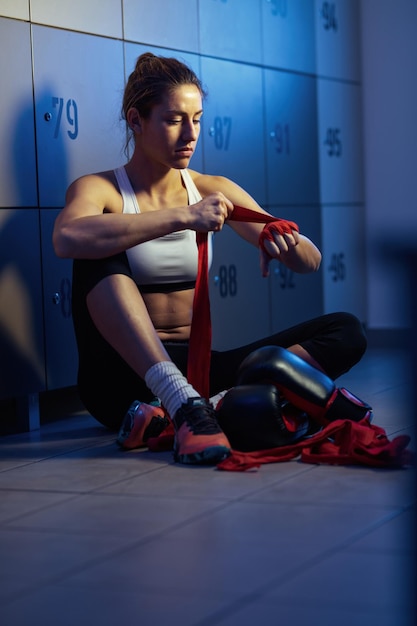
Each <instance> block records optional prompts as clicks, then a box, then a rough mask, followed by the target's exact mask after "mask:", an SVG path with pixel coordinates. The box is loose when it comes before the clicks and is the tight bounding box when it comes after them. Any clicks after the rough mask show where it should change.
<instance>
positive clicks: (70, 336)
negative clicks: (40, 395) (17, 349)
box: [40, 209, 78, 389]
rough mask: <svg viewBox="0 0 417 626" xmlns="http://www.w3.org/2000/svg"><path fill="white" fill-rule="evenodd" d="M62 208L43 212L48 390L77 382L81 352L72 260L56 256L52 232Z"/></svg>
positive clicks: (44, 304)
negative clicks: (74, 322)
mask: <svg viewBox="0 0 417 626" xmlns="http://www.w3.org/2000/svg"><path fill="white" fill-rule="evenodd" d="M58 212H59V209H41V212H40V214H41V246H42V248H41V249H42V279H43V306H44V318H45V360H46V381H47V388H48V389H59V388H60V387H71V386H73V385H75V384H76V382H77V367H78V353H77V347H76V343H75V336H74V329H73V325H72V314H71V285H72V261H71V260H70V259H59V258H57V257H56V255H55V252H54V250H53V247H52V231H53V227H54V222H55V218H56V216H57V214H58Z"/></svg>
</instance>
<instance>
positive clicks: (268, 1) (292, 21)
mask: <svg viewBox="0 0 417 626" xmlns="http://www.w3.org/2000/svg"><path fill="white" fill-rule="evenodd" d="M261 5H262V59H263V65H267V66H269V67H279V68H281V69H286V70H295V71H298V72H306V73H308V74H314V73H315V69H316V62H315V58H316V50H315V19H314V3H313V2H311V0H295V1H294V0H261Z"/></svg>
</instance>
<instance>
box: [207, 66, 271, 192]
mask: <svg viewBox="0 0 417 626" xmlns="http://www.w3.org/2000/svg"><path fill="white" fill-rule="evenodd" d="M201 70H202V77H203V84H204V85H206V86H207V89H208V98H207V101H206V103H205V107H204V115H203V119H202V121H203V126H202V133H203V136H204V144H203V150H204V168H205V172H206V173H207V174H219V175H223V176H227V177H228V178H231V179H232V180H234V181H235V182H237V183H238V184H239V185H241V186H242V187H243V188H244V189H246V191H248V192H249V193H250V194H251V195H252V196H253V197H254V198H255V199H256V200H257V202H259V204H265V201H266V193H265V156H264V154H265V148H264V118H263V98H262V70H261V69H260V68H257V67H251V66H249V65H243V64H240V63H232V62H230V61H218V60H215V59H208V58H204V57H203V58H202V59H201Z"/></svg>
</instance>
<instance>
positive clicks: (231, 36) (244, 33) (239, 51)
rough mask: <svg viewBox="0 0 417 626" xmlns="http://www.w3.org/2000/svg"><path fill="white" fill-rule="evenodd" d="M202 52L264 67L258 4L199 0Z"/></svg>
mask: <svg viewBox="0 0 417 626" xmlns="http://www.w3.org/2000/svg"><path fill="white" fill-rule="evenodd" d="M199 18H200V52H201V54H204V55H210V56H216V57H220V58H223V59H233V60H235V61H246V62H248V63H261V57H262V54H261V6H260V3H259V0H245V2H242V1H241V0H199Z"/></svg>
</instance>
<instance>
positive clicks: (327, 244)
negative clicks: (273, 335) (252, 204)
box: [0, 0, 365, 398]
mask: <svg viewBox="0 0 417 626" xmlns="http://www.w3.org/2000/svg"><path fill="white" fill-rule="evenodd" d="M359 19H360V16H359V3H358V1H357V0H335V1H334V2H323V1H322V0H152V1H150V0H147V1H146V2H145V1H144V0H123V1H122V0H60V2H56V0H30V2H29V0H13V1H7V0H0V76H1V85H2V88H1V90H0V120H1V123H0V166H1V167H0V368H1V377H0V398H1V397H9V396H15V395H22V394H23V395H25V394H36V393H38V392H39V391H42V390H45V389H55V388H59V387H64V386H70V385H73V384H74V383H75V377H76V352H75V344H74V338H73V331H72V323H71V308H70V298H71V263H70V261H64V260H58V259H57V258H56V257H55V256H54V253H53V250H52V245H51V232H52V227H53V221H54V218H55V216H56V213H57V211H58V210H59V208H60V207H61V206H62V205H63V202H64V195H65V189H66V187H67V186H68V184H69V183H70V182H71V181H72V180H73V179H74V178H76V177H78V176H80V175H82V174H85V173H88V172H94V171H99V170H103V169H107V168H113V167H116V166H118V165H120V164H122V163H123V162H124V161H125V160H126V156H125V155H124V153H123V146H124V139H125V136H124V127H123V124H122V123H121V122H120V105H121V99H122V93H123V86H124V80H125V77H126V76H127V75H128V74H129V73H130V72H131V70H132V69H133V66H134V62H135V59H136V58H137V56H138V55H139V54H141V53H142V52H144V51H146V50H151V51H155V52H156V53H161V54H164V55H169V56H177V57H179V58H181V59H183V60H185V61H186V62H187V63H188V64H190V65H191V66H192V67H193V69H195V70H196V71H197V73H198V74H199V75H200V77H201V78H202V81H203V83H204V85H205V86H206V87H207V89H208V92H209V96H208V99H207V101H206V103H205V114H204V118H203V128H202V134H201V139H200V145H199V149H198V151H197V153H196V154H195V156H194V157H193V161H192V163H191V167H193V168H194V169H201V170H202V171H204V172H206V173H212V174H220V173H221V174H223V175H226V176H228V177H230V178H232V179H233V180H235V181H236V182H237V183H239V184H240V185H242V186H243V187H245V188H246V189H247V190H248V191H249V192H250V193H251V194H252V195H253V196H254V197H255V198H256V199H257V200H258V202H259V203H260V204H262V205H263V206H264V207H265V208H266V209H268V210H269V211H271V212H272V213H274V214H276V215H282V216H285V217H288V218H290V219H294V220H295V221H296V222H298V223H299V224H300V227H301V230H302V232H304V233H305V234H307V235H308V236H310V237H311V238H312V239H313V240H314V241H315V242H316V243H317V244H318V245H319V246H320V247H321V249H322V252H323V263H322V268H321V270H320V271H319V272H318V273H317V274H315V275H309V276H300V275H294V274H292V273H291V272H289V271H288V270H286V269H285V268H284V267H280V266H279V265H278V264H276V265H274V266H273V271H272V273H271V276H270V278H269V279H262V278H261V277H260V272H259V267H258V253H257V250H256V249H249V247H248V246H247V244H245V243H244V242H241V241H240V240H238V239H237V238H236V237H235V236H234V235H233V233H231V232H227V231H228V230H229V229H224V231H223V232H222V233H221V235H220V236H218V237H216V238H215V260H214V264H213V268H212V275H211V300H212V315H213V324H214V340H213V343H214V347H217V348H221V347H225V348H226V347H230V346H233V345H236V344H237V343H241V342H247V341H251V340H253V339H255V338H257V337H259V336H261V335H265V334H268V333H270V332H271V331H275V330H278V329H280V328H283V327H285V326H288V325H291V324H293V323H296V322H299V321H302V320H304V319H306V318H308V317H312V316H314V315H318V314H321V313H323V312H330V311H334V310H340V309H343V310H348V311H352V312H353V313H355V314H357V315H358V316H359V317H360V318H361V319H362V320H363V321H365V277H364V257H363V239H362V238H363V184H362V160H361V159H362V151H361V111H360V102H361V77H360V57H359V54H360V51H359V50H358V41H359V37H358V28H359Z"/></svg>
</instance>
